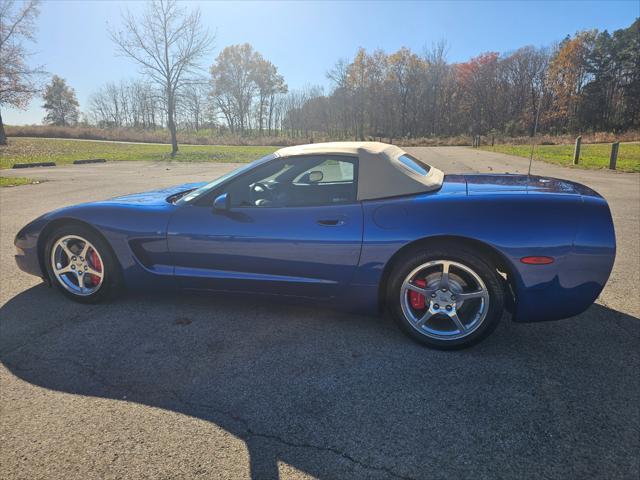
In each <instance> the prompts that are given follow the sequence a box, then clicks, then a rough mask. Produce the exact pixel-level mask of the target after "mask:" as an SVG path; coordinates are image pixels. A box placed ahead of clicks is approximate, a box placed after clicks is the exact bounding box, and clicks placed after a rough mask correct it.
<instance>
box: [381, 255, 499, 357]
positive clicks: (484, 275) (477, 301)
mask: <svg viewBox="0 0 640 480" xmlns="http://www.w3.org/2000/svg"><path fill="white" fill-rule="evenodd" d="M502 284H503V282H502V279H501V277H500V275H499V274H498V272H497V271H496V268H495V266H493V265H492V264H491V262H490V261H489V260H488V259H486V258H484V257H483V256H482V255H478V254H477V253H475V252H473V251H471V250H468V249H467V248H463V247H460V248H442V247H439V248H433V249H428V250H425V251H421V250H414V251H412V252H410V253H409V254H407V255H405V256H404V257H403V258H402V259H401V260H400V261H399V262H398V263H397V265H396V267H395V268H394V270H393V272H392V273H391V278H390V282H389V292H388V297H387V302H388V305H389V306H390V308H391V311H392V314H393V316H394V317H395V318H396V320H397V321H398V322H399V323H400V326H401V327H402V328H403V330H404V331H405V332H407V333H408V334H409V335H410V336H411V337H412V338H414V339H416V340H418V341H419V342H420V343H423V344H425V345H427V346H428V347H432V348H438V349H445V350H446V349H458V348H465V347H469V346H471V345H473V344H475V343H477V342H479V341H480V340H482V339H483V338H485V337H486V336H487V335H489V334H490V333H491V332H493V330H495V328H496V327H497V325H498V322H499V321H500V318H501V317H502V314H503V310H504V298H505V295H504V289H503V286H502Z"/></svg>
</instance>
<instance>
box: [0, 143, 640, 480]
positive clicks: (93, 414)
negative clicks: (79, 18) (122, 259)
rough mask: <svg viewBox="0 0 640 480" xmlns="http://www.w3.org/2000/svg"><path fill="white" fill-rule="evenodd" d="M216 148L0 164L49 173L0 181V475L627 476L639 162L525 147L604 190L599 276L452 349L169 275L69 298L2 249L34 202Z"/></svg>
mask: <svg viewBox="0 0 640 480" xmlns="http://www.w3.org/2000/svg"><path fill="white" fill-rule="evenodd" d="M408 150H410V151H411V152H412V153H414V154H415V155H417V156H418V157H420V158H421V159H423V160H425V161H427V162H428V163H432V164H434V165H436V166H437V167H439V168H441V169H443V170H444V171H445V172H447V173H454V172H475V171H477V172H495V173H499V172H511V173H516V172H526V170H527V166H528V162H527V161H526V160H525V159H521V158H516V157H511V156H506V155H501V154H493V153H487V152H479V151H474V150H471V149H466V148H456V147H446V148H411V149H408ZM231 168H233V165H230V164H212V163H166V162H158V163H150V162H147V163H143V162H122V163H117V162H114V163H106V164H94V165H76V166H71V165H70V166H60V167H55V168H38V169H29V170H26V171H18V172H13V171H3V172H2V173H3V175H4V174H6V175H20V176H24V175H28V176H30V177H33V178H42V179H46V180H47V181H46V182H44V183H41V184H39V185H27V186H20V187H14V188H3V189H1V190H0V405H1V407H0V478H7V479H14V478H24V479H38V478H43V479H44V478H46V479H51V478H65V479H76V478H77V479H88V478H100V479H103V478H104V479H111V478H113V479H117V478H166V479H177V478H185V479H186V478H207V479H209V478H214V479H236V478H252V479H271V478H283V479H284V478H286V479H289V478H321V479H334V478H356V479H360V478H362V479H388V478H389V479H393V478H400V479H440V478H442V479H451V478H474V479H476V478H488V479H489V478H490V479H495V478H531V479H534V478H535V479H538V478H554V479H555V478H563V479H564V478H580V479H583V478H629V479H637V478H638V477H639V476H640V375H639V374H638V369H639V367H640V348H639V347H640V319H639V317H640V292H639V287H638V285H639V284H640V175H638V174H625V173H617V172H609V171H587V170H579V169H568V168H563V167H558V166H553V165H549V164H546V163H541V162H534V165H533V169H532V173H534V174H539V175H549V176H555V177H560V178H567V179H570V180H574V181H578V182H581V183H584V184H586V185H588V186H590V187H592V188H594V189H595V190H597V191H598V192H599V193H601V194H602V195H603V196H605V198H607V200H608V201H609V203H610V206H611V209H612V212H613V216H614V223H615V227H616V235H617V240H618V256H617V260H616V264H615V266H614V271H613V273H612V277H611V279H610V281H609V283H608V285H607V287H606V288H605V290H604V291H603V293H602V295H601V296H600V298H599V300H598V302H597V303H596V304H594V305H593V306H592V307H591V308H590V309H589V310H588V311H586V312H585V313H584V314H582V315H579V316H577V317H574V318H570V319H566V320H561V321H557V322H547V323H538V324H515V323H513V322H511V321H510V320H509V318H508V317H505V318H504V319H503V321H502V323H501V325H500V326H499V328H498V329H497V330H496V332H495V333H494V334H493V335H492V336H491V337H489V338H488V339H487V340H485V341H484V342H482V343H481V344H479V345H477V346H476V347H474V348H472V349H469V350H464V351H460V352H439V351H433V350H429V349H426V348H423V347H421V346H419V345H417V344H415V343H413V342H412V341H410V340H409V339H408V338H407V337H405V336H404V335H403V334H402V333H401V332H400V331H399V330H398V329H397V328H396V327H395V325H394V324H393V323H392V322H391V321H390V320H388V319H386V318H384V317H373V316H359V315H351V314H346V313H341V312H337V311H334V310H331V309H330V308H329V307H330V305H327V308H326V309H323V308H318V307H317V306H314V307H305V306H301V305H296V306H291V305H286V304H284V303H282V302H267V301H262V300H259V299H254V298H251V297H245V298H241V299H240V300H239V299H237V298H225V297H221V296H215V295H195V294H183V293H176V294H166V293H158V294H154V295H133V294H129V295H126V296H124V297H122V298H120V299H117V300H115V301H114V302H112V303H109V304H101V305H92V306H87V305H78V304H75V303H73V302H70V301H68V300H67V299H65V298H64V297H63V296H62V295H60V294H59V293H58V292H56V291H55V290H53V289H49V288H47V287H46V286H45V285H44V284H42V283H41V282H40V281H39V280H38V279H36V278H34V277H30V276H28V275H26V274H23V273H22V272H20V271H19V270H18V269H17V267H16V266H15V264H14V261H13V237H14V235H15V233H16V232H17V231H18V229H19V228H20V227H21V226H22V225H24V224H25V223H27V222H28V221H30V220H31V219H33V218H35V217H36V216H38V215H40V214H42V213H44V212H46V211H49V210H51V209H54V208H58V207H62V206H65V205H70V204H74V203H78V202H84V201H91V200H97V199H102V198H107V197H112V196H114V195H119V194H125V193H131V192H136V191H143V190H149V189H154V188H160V187H165V186H170V185H175V184H178V183H185V182H191V181H200V180H208V179H212V178H215V177H216V176H219V175H221V174H222V173H224V172H226V171H228V170H229V169H231Z"/></svg>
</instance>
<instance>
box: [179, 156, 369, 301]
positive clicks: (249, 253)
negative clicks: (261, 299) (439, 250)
mask: <svg viewBox="0 0 640 480" xmlns="http://www.w3.org/2000/svg"><path fill="white" fill-rule="evenodd" d="M274 162H275V164H274ZM337 167H340V168H337ZM322 168H325V169H327V168H328V170H327V172H328V173H330V176H331V178H328V181H325V182H322V181H320V180H317V179H318V178H319V177H324V175H323V174H321V173H318V172H322ZM256 170H258V171H257V172H249V173H248V174H245V175H243V176H241V177H240V178H237V179H234V180H232V181H230V182H229V183H228V184H226V185H223V186H222V187H221V188H220V189H218V190H217V191H215V192H213V194H212V196H211V197H209V198H208V199H207V201H205V202H204V203H202V202H199V203H198V204H193V205H185V206H183V207H182V208H181V209H179V210H178V211H177V212H176V213H175V215H174V216H173V217H172V219H171V221H170V224H169V229H168V248H169V250H170V252H171V256H172V259H173V263H174V273H175V276H176V278H177V280H178V282H179V284H180V286H182V287H183V288H189V289H211V290H230V291H246V292H260V293H268V294H284V295H295V296H310V297H331V296H335V295H336V294H337V293H338V292H339V291H340V289H341V287H344V286H345V285H347V284H348V283H349V282H350V281H351V278H352V276H353V273H354V271H355V268H356V266H357V264H358V261H359V258H360V249H361V245H362V225H363V218H362V215H363V213H362V206H361V204H360V203H359V202H357V201H356V191H357V158H356V157H348V158H336V157H331V158H324V157H319V156H314V157H304V158H294V159H291V158H289V159H276V160H274V161H272V162H269V165H266V166H265V167H258V168H257V169H256ZM310 174H312V175H310ZM325 184H326V185H325ZM305 187H308V190H307V191H306V193H305ZM323 187H327V188H326V189H323ZM223 193H226V194H227V195H229V196H230V198H231V200H230V208H229V209H225V210H218V209H214V208H213V198H215V197H216V196H218V195H220V194H223Z"/></svg>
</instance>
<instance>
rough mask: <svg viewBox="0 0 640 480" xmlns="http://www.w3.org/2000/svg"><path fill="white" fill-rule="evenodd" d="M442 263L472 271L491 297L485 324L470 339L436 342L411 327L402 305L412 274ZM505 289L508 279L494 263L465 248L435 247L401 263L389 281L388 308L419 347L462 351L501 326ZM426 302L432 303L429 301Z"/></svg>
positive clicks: (410, 254)
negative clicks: (403, 290) (405, 282)
mask: <svg viewBox="0 0 640 480" xmlns="http://www.w3.org/2000/svg"><path fill="white" fill-rule="evenodd" d="M440 260H443V261H452V262H456V263H458V264H462V265H464V266H465V267H467V268H469V269H471V270H472V271H473V272H475V273H476V275H478V276H479V277H480V278H481V279H482V281H483V282H484V285H485V287H486V291H487V292H488V295H489V301H488V308H487V313H486V316H485V317H484V320H482V321H481V322H480V323H479V325H478V326H477V327H476V328H475V329H474V330H473V331H471V332H470V333H469V334H468V335H466V336H462V337H461V338H452V339H442V338H433V336H430V335H429V334H428V333H427V332H425V331H424V330H423V329H422V328H420V329H419V328H418V327H416V326H414V325H413V324H412V323H411V321H410V320H409V319H408V318H407V316H406V315H405V313H404V312H403V308H402V305H401V302H402V285H403V283H404V281H405V279H406V278H407V277H408V276H409V275H410V274H411V272H413V271H414V270H415V269H416V268H418V267H420V266H421V265H424V264H427V263H429V262H434V261H440ZM503 285H504V279H503V278H502V277H501V276H500V275H499V274H498V272H497V271H496V268H495V266H494V265H492V262H491V261H490V260H489V259H488V258H485V256H484V255H481V254H479V253H478V252H474V251H473V250H471V249H470V248H469V247H467V246H464V245H456V244H452V245H448V246H444V245H434V246H433V247H426V248H424V249H414V250H412V251H409V252H408V253H407V254H405V255H403V256H402V258H400V259H399V261H398V262H397V263H396V264H395V267H394V268H393V270H392V272H391V275H390V277H389V282H388V289H387V299H386V300H387V302H386V305H387V309H388V310H389V312H390V313H391V315H392V316H393V318H394V319H395V320H396V321H397V322H398V324H399V325H400V327H401V328H402V330H403V331H404V332H405V333H407V334H408V335H409V336H410V337H411V338H413V339H414V340H416V341H418V342H419V343H422V344H423V345H426V346H427V347H430V348H435V349H439V350H455V349H462V348H467V347H470V346H472V345H475V344H476V343H478V342H480V341H481V340H483V339H484V338H486V337H487V336H488V335H490V334H491V333H492V332H493V331H494V330H495V329H496V327H497V326H498V323H499V322H500V319H501V318H502V316H503V313H504V308H505V291H504V286H503ZM426 301H427V302H428V301H429V299H427V300H426ZM405 308H406V307H405ZM447 308H448V307H447ZM434 318H435V317H434ZM445 318H446V317H445ZM461 331H462V330H461Z"/></svg>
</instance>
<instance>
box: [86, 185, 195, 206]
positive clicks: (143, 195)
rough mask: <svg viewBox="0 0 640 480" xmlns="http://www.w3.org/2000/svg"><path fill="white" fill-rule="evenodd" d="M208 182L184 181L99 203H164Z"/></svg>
mask: <svg viewBox="0 0 640 480" xmlns="http://www.w3.org/2000/svg"><path fill="white" fill-rule="evenodd" d="M205 184H206V182H198V183H184V184H182V185H175V186H173V187H169V188H163V189H161V190H151V191H148V192H140V193H132V194H129V195H123V196H120V197H114V198H111V199H109V200H105V201H102V202H99V203H111V204H113V203H117V204H143V205H163V204H166V203H167V201H169V199H170V197H173V196H174V195H176V194H178V193H186V192H189V191H191V190H194V189H196V188H198V187H201V186H203V185H205Z"/></svg>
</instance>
